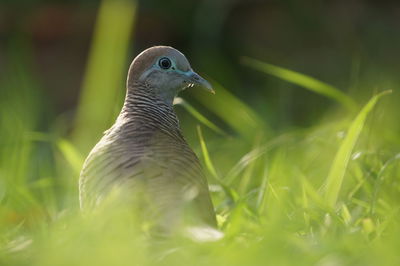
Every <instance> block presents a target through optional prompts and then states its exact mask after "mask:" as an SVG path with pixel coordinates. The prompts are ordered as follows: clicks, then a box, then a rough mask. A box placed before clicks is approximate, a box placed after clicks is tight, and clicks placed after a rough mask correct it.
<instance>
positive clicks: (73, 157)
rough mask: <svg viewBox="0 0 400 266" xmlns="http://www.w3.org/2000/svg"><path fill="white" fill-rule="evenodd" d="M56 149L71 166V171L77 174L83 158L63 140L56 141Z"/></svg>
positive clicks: (69, 143)
mask: <svg viewBox="0 0 400 266" xmlns="http://www.w3.org/2000/svg"><path fill="white" fill-rule="evenodd" d="M57 147H58V149H59V150H60V152H61V154H62V155H63V156H64V158H65V160H66V161H67V162H68V163H69V164H70V165H71V167H72V169H74V171H75V172H76V173H79V172H80V171H81V168H82V164H83V157H82V156H81V154H80V153H79V152H78V151H77V150H76V148H75V147H74V146H73V145H72V144H71V142H69V141H67V140H65V139H60V140H59V141H57Z"/></svg>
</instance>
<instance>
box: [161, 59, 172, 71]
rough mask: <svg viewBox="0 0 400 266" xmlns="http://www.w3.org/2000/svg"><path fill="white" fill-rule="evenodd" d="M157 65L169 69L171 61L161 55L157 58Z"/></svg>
mask: <svg viewBox="0 0 400 266" xmlns="http://www.w3.org/2000/svg"><path fill="white" fill-rule="evenodd" d="M158 65H159V66H160V67H161V68H162V69H169V68H170V67H171V65H172V63H171V60H169V58H167V57H163V58H161V59H160V60H158Z"/></svg>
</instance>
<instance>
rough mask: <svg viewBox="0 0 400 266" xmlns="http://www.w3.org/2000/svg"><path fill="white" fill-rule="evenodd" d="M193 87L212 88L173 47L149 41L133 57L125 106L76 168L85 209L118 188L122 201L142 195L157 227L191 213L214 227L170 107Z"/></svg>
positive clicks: (197, 169) (199, 175) (194, 161)
mask: <svg viewBox="0 0 400 266" xmlns="http://www.w3.org/2000/svg"><path fill="white" fill-rule="evenodd" d="M194 86H198V87H203V88H205V89H207V90H209V91H211V92H213V89H212V87H211V85H210V83H208V82H207V81H206V80H205V79H203V78H202V77H201V76H199V75H198V74H197V73H195V72H194V71H193V70H192V68H191V66H190V64H189V62H188V60H187V59H186V57H185V56H184V55H183V54H182V53H181V52H179V51H178V50H176V49H174V48H172V47H167V46H155V47H151V48H149V49H147V50H145V51H143V52H142V53H140V54H139V55H138V56H137V57H136V58H135V59H134V60H133V62H132V64H131V66H130V68H129V73H128V78H127V93H126V98H125V103H124V105H123V107H122V110H121V112H120V114H119V116H118V118H117V119H116V122H115V124H114V125H113V126H112V127H111V128H110V129H109V130H107V131H106V132H105V134H104V136H103V137H102V138H101V140H100V141H99V142H98V143H97V144H96V146H95V147H94V148H93V150H92V151H91V152H90V154H89V155H88V157H87V159H86V161H85V163H84V166H83V169H82V171H81V175H80V179H79V194H80V204H81V208H82V209H93V208H94V207H95V206H96V205H97V204H98V203H99V202H101V201H102V200H103V199H104V198H105V197H106V196H107V195H110V194H111V191H112V190H113V189H114V188H122V193H121V194H123V195H122V196H123V197H124V198H127V200H129V199H131V198H135V199H137V198H138V197H139V198H140V200H141V201H140V202H141V205H143V209H144V210H145V212H146V213H147V214H146V217H147V218H148V219H153V220H155V221H156V222H155V223H156V224H157V228H162V229H163V230H168V228H170V227H176V226H178V225H179V224H182V223H184V222H183V221H184V220H185V216H188V215H186V214H188V213H189V214H190V215H189V216H191V217H192V220H194V223H195V224H197V225H206V226H211V227H215V226H216V221H215V213H214V209H213V205H212V202H211V199H210V195H209V191H208V185H207V180H206V178H205V176H204V174H203V172H202V168H201V166H200V163H199V160H198V158H197V157H196V155H195V153H194V152H193V151H192V149H191V148H190V147H189V145H188V144H187V142H186V141H185V138H184V137H183V135H182V132H181V130H180V126H179V121H178V118H177V116H176V114H175V112H174V109H173V100H174V97H175V96H176V95H177V94H178V93H179V92H180V91H182V90H184V89H185V88H188V87H194ZM139 195H140V196H139ZM193 217H194V218H193Z"/></svg>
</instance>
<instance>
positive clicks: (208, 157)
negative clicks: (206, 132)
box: [197, 126, 220, 180]
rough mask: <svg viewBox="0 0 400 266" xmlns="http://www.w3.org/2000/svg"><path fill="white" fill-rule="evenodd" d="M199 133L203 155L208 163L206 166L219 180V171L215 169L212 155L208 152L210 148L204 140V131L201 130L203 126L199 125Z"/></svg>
mask: <svg viewBox="0 0 400 266" xmlns="http://www.w3.org/2000/svg"><path fill="white" fill-rule="evenodd" d="M197 134H198V135H199V140H200V146H201V151H202V153H203V157H204V162H205V164H206V167H207V169H208V171H210V173H211V174H212V175H213V176H214V177H215V178H216V179H217V180H219V179H220V178H219V176H218V174H217V171H216V170H215V167H214V164H213V163H212V161H211V158H210V155H209V153H208V149H207V146H206V142H205V141H204V138H203V133H202V132H201V128H200V126H197Z"/></svg>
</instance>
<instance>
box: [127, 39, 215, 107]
mask: <svg viewBox="0 0 400 266" xmlns="http://www.w3.org/2000/svg"><path fill="white" fill-rule="evenodd" d="M136 84H143V85H146V86H145V87H146V88H149V89H151V90H153V91H152V92H153V93H155V94H156V95H157V96H160V97H162V98H164V99H165V100H167V101H168V102H172V101H173V98H174V97H175V96H176V95H177V93H179V92H180V91H182V90H184V89H186V88H188V87H195V86H197V87H202V88H204V89H206V90H208V91H210V92H212V93H214V90H213V89H212V87H211V84H210V83H209V82H208V81H207V80H205V79H204V78H202V77H201V76H200V75H199V74H197V73H196V72H194V71H193V69H192V68H191V67H190V64H189V61H188V60H187V59H186V57H185V56H184V55H183V54H182V53H181V52H179V51H178V50H176V49H174V48H172V47H169V46H154V47H151V48H148V49H146V50H144V51H143V52H142V53H140V54H139V55H138V56H137V57H136V58H135V59H134V60H133V62H132V64H131V66H130V68H129V73H128V79H127V87H128V90H136V89H139V88H136V87H137V86H136Z"/></svg>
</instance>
